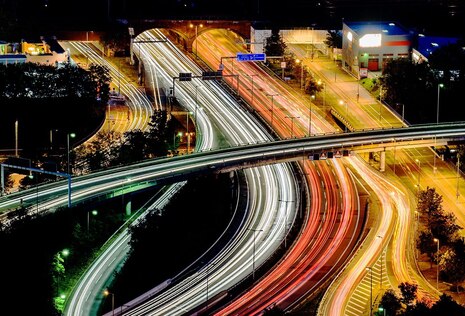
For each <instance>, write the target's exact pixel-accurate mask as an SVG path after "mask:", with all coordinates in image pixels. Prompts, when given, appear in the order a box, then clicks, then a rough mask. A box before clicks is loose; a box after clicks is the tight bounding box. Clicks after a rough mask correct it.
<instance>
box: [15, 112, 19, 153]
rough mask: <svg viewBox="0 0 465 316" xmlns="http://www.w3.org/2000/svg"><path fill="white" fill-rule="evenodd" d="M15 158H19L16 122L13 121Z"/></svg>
mask: <svg viewBox="0 0 465 316" xmlns="http://www.w3.org/2000/svg"><path fill="white" fill-rule="evenodd" d="M15 157H16V158H17V157H19V155H18V120H16V121H15Z"/></svg>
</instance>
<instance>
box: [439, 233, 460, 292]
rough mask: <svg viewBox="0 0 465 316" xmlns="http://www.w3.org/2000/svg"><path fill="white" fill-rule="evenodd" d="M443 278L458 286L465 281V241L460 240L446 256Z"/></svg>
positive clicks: (442, 270)
mask: <svg viewBox="0 0 465 316" xmlns="http://www.w3.org/2000/svg"><path fill="white" fill-rule="evenodd" d="M441 277H442V278H443V279H444V280H445V281H447V282H450V283H452V284H454V285H455V286H456V289H457V292H458V291H459V285H460V283H462V282H463V281H465V239H464V238H463V237H462V238H458V239H456V240H455V241H454V243H453V244H452V247H451V249H449V250H448V251H447V252H446V254H445V255H444V259H443V263H442V269H441Z"/></svg>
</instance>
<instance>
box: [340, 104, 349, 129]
mask: <svg viewBox="0 0 465 316" xmlns="http://www.w3.org/2000/svg"><path fill="white" fill-rule="evenodd" d="M344 103H345V105H346V123H347V117H348V116H349V109H348V106H347V101H343V100H340V101H339V104H340V105H341V106H342V105H344ZM344 131H345V132H346V133H347V124H344Z"/></svg>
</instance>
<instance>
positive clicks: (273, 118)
mask: <svg viewBox="0 0 465 316" xmlns="http://www.w3.org/2000/svg"><path fill="white" fill-rule="evenodd" d="M256 80H257V81H258V82H259V79H258V78H256ZM252 87H253V86H252ZM196 90H197V89H196ZM201 90H204V89H199V90H198V91H196V92H200V91H201ZM178 91H179V90H178ZM249 92H250V90H249ZM199 94H200V93H199ZM269 95H270V94H269ZM255 97H256V96H255ZM180 98H181V99H182V98H183V96H182V95H181V97H180ZM191 98H192V93H191ZM256 98H257V99H258V97H256ZM257 99H255V100H257ZM265 100H267V102H270V100H271V102H273V101H274V100H276V101H277V104H279V103H281V102H282V100H281V98H280V97H279V96H276V97H275V98H273V99H270V97H268V99H266V98H265V99H264V100H263V102H266V101H265ZM196 109H197V108H194V111H195V110H196ZM310 111H311V110H310ZM262 112H263V113H268V116H267V119H268V121H269V124H270V125H271V126H273V127H275V125H276V126H281V128H282V129H283V130H284V129H285V130H287V133H288V135H290V137H291V138H292V137H293V136H296V135H297V134H298V133H299V135H300V136H302V135H304V134H305V133H304V132H303V131H304V130H305V129H303V128H299V127H298V120H297V119H296V121H295V122H292V124H295V126H294V127H295V130H294V128H291V125H290V121H291V120H290V117H291V116H289V114H288V116H284V115H283V114H279V113H278V112H277V111H276V112H274V111H273V110H270V109H269V108H268V109H267V108H265V107H264V108H263V110H262ZM213 113H214V112H213ZM291 115H292V114H291ZM199 117H200V116H199ZM219 117H220V118H221V117H222V116H219ZM286 118H287V119H286ZM312 119H313V117H312ZM292 121H293V120H292ZM312 121H313V120H312ZM305 123H306V120H305V119H303V120H302V122H301V123H300V125H304V124H305ZM456 126H457V127H459V125H456ZM312 127H313V126H312ZM314 127H315V129H316V128H318V125H317V124H315V126H314ZM443 127H444V126H443ZM459 129H460V127H459ZM404 130H406V129H404ZM404 130H397V129H393V130H391V131H390V132H392V134H390V135H391V136H390V137H392V138H394V139H395V143H396V145H392V144H393V142H392V138H391V139H390V138H382V137H384V135H385V134H384V132H386V131H383V136H381V137H379V139H378V140H376V138H377V135H376V134H375V133H373V134H370V133H369V132H368V133H367V135H369V136H368V137H367V138H363V137H362V136H360V138H359V139H358V138H357V137H356V136H353V135H351V137H353V138H351V139H350V140H349V139H348V138H349V137H347V142H345V141H340V142H339V140H336V141H335V142H333V143H331V141H334V139H333V140H330V138H331V137H328V138H326V137H323V138H325V141H330V143H331V146H329V147H326V148H327V149H333V148H341V149H342V148H352V149H353V148H354V146H358V145H367V144H368V143H371V140H370V139H369V137H373V139H374V140H375V141H374V142H375V143H376V142H378V143H381V144H383V143H384V144H391V145H390V146H398V147H399V148H400V146H402V144H401V141H402V136H401V135H408V133H406V134H404V133H403V131H404ZM426 130H427V131H426V132H425V131H419V132H418V133H419V134H417V136H414V137H413V136H411V135H408V136H407V139H408V141H409V142H411V140H410V139H414V138H416V137H418V135H422V136H420V137H419V138H420V139H425V138H429V139H431V137H432V136H431V135H432V134H431V131H432V130H433V129H428V128H427V129H426ZM421 133H423V134H421ZM461 133H463V131H454V132H452V133H451V134H447V132H445V134H444V135H446V137H448V136H451V135H458V136H461V135H462V134H461ZM356 134H357V133H356ZM361 134H363V132H362V133H361ZM386 134H387V133H386ZM437 135H439V134H437ZM410 137H412V138H410ZM341 138H346V136H345V135H344V137H341ZM315 140H316V141H318V137H317V138H316V139H315ZM429 141H430V142H431V140H429ZM290 143H292V142H290ZM308 143H310V142H307V143H301V144H300V145H299V146H301V149H297V148H295V147H294V149H293V150H295V152H294V153H293V154H289V152H286V153H276V156H272V158H270V156H268V157H265V153H264V152H263V151H262V153H261V154H262V155H263V156H262V157H261V158H259V159H256V157H255V158H254V157H253V156H255V154H254V152H253V151H250V152H249V153H248V155H250V156H249V157H246V158H245V160H244V161H247V163H248V164H253V163H256V161H260V162H261V163H269V162H270V161H273V160H275V161H276V157H279V158H280V159H289V158H283V157H291V159H296V158H298V159H305V158H306V157H308V156H305V155H308V154H309V153H311V152H313V151H320V150H322V147H324V146H328V143H326V144H323V145H321V144H319V145H318V146H316V147H312V146H307V145H308ZM312 143H313V141H312ZM323 143H324V142H323ZM410 145H411V144H410ZM282 146H283V147H276V148H274V149H273V150H275V151H277V150H278V151H279V150H283V148H285V146H284V145H282ZM252 147H254V146H252ZM258 147H260V146H257V148H255V149H257V153H259V152H260V151H259V148H258ZM287 150H291V149H290V148H288V149H287ZM288 155H289V156H288ZM297 155H302V156H301V157H297ZM192 158H195V155H192ZM229 158H230V157H228V158H224V157H223V158H220V159H223V161H222V162H220V163H217V164H212V165H210V167H211V169H215V170H220V169H223V168H225V169H228V168H234V167H237V166H240V167H241V168H246V167H247V164H244V163H243V162H242V161H237V160H236V163H233V162H232V161H230V160H229ZM232 159H233V160H235V158H232ZM278 160H279V159H278ZM202 170H205V169H202ZM128 174H129V172H128ZM172 176H174V175H173V174H172ZM182 176H183V175H182V173H181V175H180V177H182ZM126 177H127V176H126ZM162 177H163V176H162ZM131 179H132V176H131ZM141 179H142V177H141ZM145 181H153V180H147V178H146V180H145ZM116 182H117V181H116ZM131 182H132V180H131ZM134 182H136V180H134ZM74 185H75V184H73V192H74V190H75V188H74ZM118 185H121V184H120V183H118ZM102 190H104V189H103V188H102ZM41 194H42V193H41ZM73 194H74V193H73ZM34 197H35V195H34ZM73 198H74V197H73ZM83 198H85V197H84V196H83ZM25 201H26V200H25ZM281 204H290V203H281ZM249 239H250V236H249ZM207 268H208V267H207ZM210 268H211V266H210ZM213 288H214V287H212V289H213ZM212 295H213V292H212Z"/></svg>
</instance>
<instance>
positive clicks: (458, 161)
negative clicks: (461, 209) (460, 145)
mask: <svg viewBox="0 0 465 316" xmlns="http://www.w3.org/2000/svg"><path fill="white" fill-rule="evenodd" d="M459 180H460V155H457V190H456V192H455V196H456V197H457V199H458V198H459V196H460V191H459Z"/></svg>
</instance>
